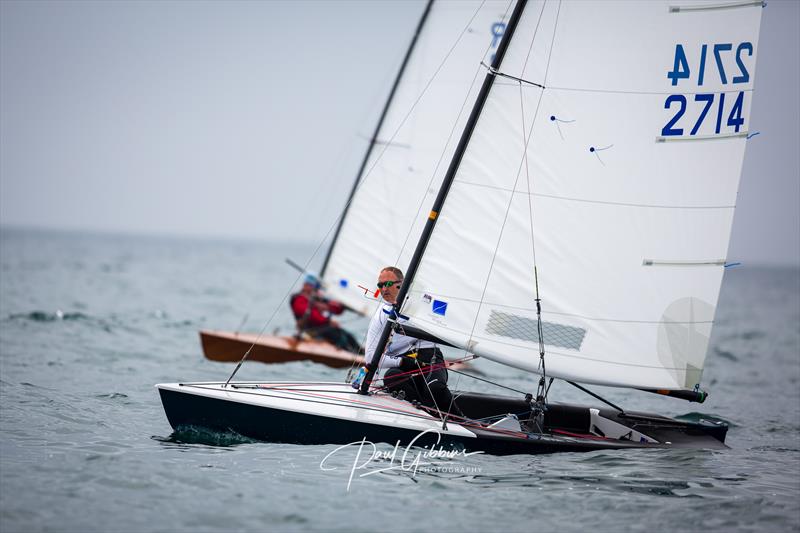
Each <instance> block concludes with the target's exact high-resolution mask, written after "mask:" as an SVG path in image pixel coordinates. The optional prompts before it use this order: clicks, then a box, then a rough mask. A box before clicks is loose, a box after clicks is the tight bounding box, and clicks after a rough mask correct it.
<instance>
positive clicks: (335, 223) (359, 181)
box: [225, 0, 486, 386]
mask: <svg viewBox="0 0 800 533" xmlns="http://www.w3.org/2000/svg"><path fill="white" fill-rule="evenodd" d="M485 2H486V0H483V2H481V4H480V5H479V6H478V9H476V10H475V12H474V13H473V15H472V17H471V18H470V20H469V22H468V23H467V24H466V25H465V26H464V28H463V29H462V30H461V32H460V33H459V35H458V37H457V39H456V40H455V42H454V43H453V44H452V46H451V47H450V49H449V50H448V52H447V54H445V56H444V58H443V59H442V60H441V61H440V63H439V65H438V66H437V67H436V70H435V71H434V73H433V75H432V76H431V77H430V79H429V80H428V81H427V83H426V84H425V86H424V87H423V89H422V91H421V92H420V94H419V96H417V98H416V99H415V100H414V103H413V104H412V105H411V107H410V108H409V110H408V111H407V112H406V114H405V115H404V116H403V119H402V120H401V121H400V123H399V124H398V126H397V128H396V129H395V131H394V133H392V135H391V136H390V137H389V139H388V140H386V141H385V144H384V145H383V148H382V150H381V151H380V153H379V154H378V156H377V157H376V158H375V161H374V162H373V163H372V165H371V166H370V168H369V170H367V172H366V173H365V174H364V175H363V176H359V177H358V179H357V181H356V185H355V191H356V192H357V191H358V189H360V188H361V186H362V185H363V184H364V182H365V181H366V180H367V178H369V176H370V175H371V174H372V171H373V170H374V169H375V167H376V166H377V165H378V163H379V162H380V161H381V159H382V158H383V155H384V154H385V153H386V150H387V149H388V148H389V147H390V146H391V145H392V143H393V141H394V139H395V137H397V135H398V133H399V132H400V130H401V129H402V128H403V126H404V125H405V123H406V122H407V121H408V119H409V117H410V116H411V114H412V113H413V112H414V110H415V109H416V107H417V105H418V104H419V102H420V101H421V100H422V97H423V96H424V95H425V94H426V93H427V92H428V89H429V88H430V86H431V84H433V81H434V80H435V79H436V78H437V76H438V75H439V72H440V71H441V70H442V68H443V67H444V65H445V63H446V62H447V60H448V59H449V58H450V55H452V53H453V51H454V50H455V48H456V46H457V45H458V43H459V42H460V40H461V38H462V37H463V35H464V34H465V33H466V32H467V30H468V29H469V27H470V24H471V23H472V21H473V20H474V19H475V17H476V16H477V14H478V12H479V11H480V9H481V8H482V7H483V5H484V3H485ZM354 198H355V194H353V195H352V196H351V198H350V199H349V200H348V201H347V203H346V204H345V206H344V208H343V209H342V210H341V211H340V213H339V215H338V216H337V217H336V219H335V220H334V221H333V224H332V225H331V226H330V227H329V228H328V231H327V232H326V233H325V236H324V237H323V238H322V239H321V240H320V241H319V243H318V244H317V246H316V248H314V251H313V252H312V254H311V257H309V258H308V260H307V261H306V262H305V265H303V270H305V271H308V267H309V266H310V265H311V263H312V261H313V260H314V258H315V257H316V256H317V254H318V253H319V251H320V249H321V248H322V245H323V244H324V243H325V242H326V241H327V239H328V237H330V235H331V233H332V232H333V231H334V230H335V228H337V227H338V226H339V222H340V221H341V220H342V219H343V217H344V214H345V213H346V212H347V209H348V208H349V207H350V204H351V203H352V202H353V199H354ZM304 275H305V274H304V273H303V272H301V273H300V274H298V276H297V277H296V278H295V280H294V282H293V283H292V284H291V285H290V287H289V290H288V291H287V292H286V293H285V294H284V296H283V298H282V299H281V301H280V303H279V304H278V305H277V306H276V307H275V310H274V311H273V312H272V314H271V315H270V317H269V318H268V319H267V321H266V322H265V323H264V325H263V326H262V327H261V329H260V330H259V332H258V335H257V336H256V338H255V340H254V341H253V343H252V344H251V345H250V347H249V348H248V349H247V351H246V352H245V353H244V355H243V356H242V359H241V360H240V361H239V363H238V364H237V365H236V368H234V370H233V372H232V373H231V375H230V377H228V379H227V381H226V382H225V386H227V385H228V383H230V381H231V380H232V379H233V377H234V376H235V375H236V373H237V372H238V371H239V368H241V366H242V364H243V363H244V362H245V361H246V360H247V358H248V357H249V356H250V353H251V352H252V350H253V348H254V347H255V346H256V344H258V342H259V341H260V340H261V337H262V336H263V335H264V331H266V329H267V327H269V325H270V324H271V323H272V321H273V320H274V319H275V316H276V315H277V314H278V311H279V310H280V309H281V308H282V307H283V306H284V305H285V303H286V301H287V299H288V298H289V295H290V294H291V292H292V289H293V287H294V286H295V285H296V284H297V283H298V282H299V281H300V279H301V278H302V277H303V276H304Z"/></svg>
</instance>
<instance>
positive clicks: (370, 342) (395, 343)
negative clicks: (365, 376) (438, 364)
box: [364, 304, 436, 369]
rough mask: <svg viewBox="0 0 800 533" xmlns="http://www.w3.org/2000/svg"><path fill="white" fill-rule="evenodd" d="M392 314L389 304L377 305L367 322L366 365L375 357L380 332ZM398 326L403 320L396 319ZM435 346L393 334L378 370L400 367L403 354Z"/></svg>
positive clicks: (392, 307)
mask: <svg viewBox="0 0 800 533" xmlns="http://www.w3.org/2000/svg"><path fill="white" fill-rule="evenodd" d="M393 314H394V306H392V305H390V304H384V305H379V306H378V309H376V310H375V314H374V315H372V320H370V322H369V329H368V330H367V342H366V345H365V346H364V358H365V359H366V361H367V364H370V363H372V360H373V359H374V357H375V348H377V347H378V340H379V339H380V338H381V332H382V331H383V327H384V326H385V325H386V321H387V320H389V317H391V316H392V315H393ZM397 321H398V322H399V323H400V324H402V323H403V322H405V320H404V319H402V318H398V320H397ZM435 346H436V345H435V344H434V343H432V342H430V341H423V340H420V339H415V338H414V337H408V336H406V335H403V334H401V333H398V332H396V331H395V332H394V334H392V336H391V338H390V339H389V344H387V345H386V350H385V351H384V352H383V353H384V355H383V358H382V359H381V361H380V365H379V366H378V368H379V369H380V368H394V367H398V366H400V361H401V360H400V357H399V356H401V355H403V354H404V353H407V352H410V351H411V350H412V349H417V350H419V349H422V348H433V347H435Z"/></svg>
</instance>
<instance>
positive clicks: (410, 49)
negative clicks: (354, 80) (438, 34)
mask: <svg viewBox="0 0 800 533" xmlns="http://www.w3.org/2000/svg"><path fill="white" fill-rule="evenodd" d="M432 5H433V0H428V5H426V6H425V11H423V12H422V17H420V19H419V24H417V31H416V32H414V37H412V38H411V44H410V45H409V47H408V51H406V56H405V57H404V58H403V63H402V64H401V65H400V70H399V71H397V77H396V78H395V80H394V85H392V90H391V91H389V98H387V99H386V105H384V106H383V111H382V112H381V117H380V118H379V119H378V124H377V125H376V126H375V132H374V133H373V134H372V138H371V139H370V140H369V148H367V153H366V154H364V160H363V161H361V168H359V169H358V173H357V174H356V181H355V182H354V183H353V188H352V189H351V190H350V196H348V197H347V203H346V204H345V206H344V212H343V213H342V216H341V218H340V219H339V224H338V225H337V226H336V232H335V233H334V234H333V240H332V241H331V245H330V247H329V248H328V253H327V254H325V260H324V261H323V262H322V270H321V271H320V277H322V276H324V275H325V269H327V268H328V261H329V260H330V258H331V252H332V251H333V246H334V245H335V244H336V239H338V238H339V232H340V231H341V230H342V225H343V224H344V219H345V217H347V211H349V210H350V204H351V203H352V201H353V196H355V194H356V190H358V183H359V182H360V181H361V175H362V174H363V173H364V169H365V168H366V166H367V161H369V156H370V155H372V149H373V148H374V147H375V141H376V140H377V139H378V133H380V131H381V126H383V120H384V119H385V118H386V113H387V112H388V111H389V106H390V105H391V103H392V100H393V99H394V93H395V92H396V91H397V86H398V85H400V79H401V78H402V77H403V72H405V70H406V65H407V64H408V60H409V58H410V57H411V52H413V51H414V46H415V45H416V44H417V38H418V37H419V34H420V32H422V27H423V26H424V25H425V21H426V20H427V18H428V13H430V11H431V6H432Z"/></svg>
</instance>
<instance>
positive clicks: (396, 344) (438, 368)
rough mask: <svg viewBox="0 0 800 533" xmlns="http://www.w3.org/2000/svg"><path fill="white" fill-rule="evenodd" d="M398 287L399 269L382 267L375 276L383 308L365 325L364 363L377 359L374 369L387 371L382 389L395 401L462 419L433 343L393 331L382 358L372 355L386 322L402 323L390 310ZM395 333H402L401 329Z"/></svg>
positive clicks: (401, 273)
mask: <svg viewBox="0 0 800 533" xmlns="http://www.w3.org/2000/svg"><path fill="white" fill-rule="evenodd" d="M402 283H403V272H402V271H401V270H400V269H399V268H395V267H386V268H384V269H383V270H381V272H380V274H379V275H378V289H380V291H381V295H382V296H383V299H384V301H385V302H386V304H384V305H381V306H379V307H378V309H377V310H376V311H375V314H374V315H373V316H372V320H371V321H370V323H369V330H368V331H367V342H366V345H365V353H364V355H365V359H366V362H367V364H371V363H373V362H374V361H375V360H376V359H375V358H376V357H377V358H378V369H382V368H384V369H387V370H386V374H385V375H384V377H383V383H384V385H386V388H388V389H389V390H390V391H391V392H392V393H396V394H397V395H398V397H401V398H405V399H407V400H409V401H418V402H420V403H421V404H422V405H425V406H427V407H429V408H432V409H433V410H435V411H437V412H438V413H439V414H440V415H441V416H446V414H447V413H452V414H455V415H457V416H463V415H462V413H461V411H460V410H459V409H458V406H456V405H455V403H454V402H453V396H452V394H450V389H448V388H447V369H446V368H445V366H444V357H443V356H442V352H441V350H439V348H437V347H436V345H435V344H434V343H432V342H430V341H425V340H420V339H416V338H414V337H409V336H407V335H403V334H402V333H401V332H400V331H397V330H395V332H394V333H393V334H392V337H391V338H390V339H389V343H388V344H387V345H386V349H385V350H384V352H383V357H381V354H378V353H376V348H377V345H378V340H379V339H380V337H381V333H382V332H383V328H384V327H385V325H386V322H387V321H388V320H390V319H396V320H397V322H398V324H402V323H403V322H404V319H403V317H402V316H396V311H395V309H394V303H395V302H396V301H397V296H398V293H399V292H400V285H401V284H402ZM399 329H400V330H401V331H402V326H400V328H399Z"/></svg>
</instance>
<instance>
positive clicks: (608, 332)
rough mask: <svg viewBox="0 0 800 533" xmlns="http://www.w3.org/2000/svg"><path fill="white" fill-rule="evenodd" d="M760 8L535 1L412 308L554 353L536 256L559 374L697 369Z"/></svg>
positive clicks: (431, 320)
mask: <svg viewBox="0 0 800 533" xmlns="http://www.w3.org/2000/svg"><path fill="white" fill-rule="evenodd" d="M761 11H762V7H761V3H760V2H752V1H728V2H725V1H719V0H717V1H713V2H704V3H697V2H687V1H686V0H672V1H656V0H651V1H648V2H627V1H622V2H600V1H591V2H577V1H569V2H529V3H528V4H527V6H526V8H525V12H524V14H523V17H522V19H521V22H520V27H518V29H517V31H516V33H515V34H514V38H513V40H512V42H511V43H510V48H509V50H508V53H507V54H506V57H505V59H504V60H503V64H502V65H501V66H500V68H499V74H500V75H501V76H498V77H497V79H496V81H495V84H494V86H493V87H492V89H491V92H490V94H489V98H488V100H487V102H486V105H485V107H484V109H483V112H482V114H481V116H480V119H479V121H478V123H477V126H476V129H475V132H474V134H473V136H472V138H471V141H470V143H469V145H468V147H467V150H466V152H465V154H464V158H463V160H462V162H461V165H460V167H459V170H458V172H457V174H456V177H455V181H454V183H453V185H452V188H451V189H450V192H449V195H448V197H447V200H446V201H445V203H444V207H443V208H442V210H441V212H440V213H439V214H438V220H437V224H436V226H435V229H434V231H433V234H432V236H431V239H430V241H429V243H428V246H427V248H426V252H425V255H424V256H423V258H422V261H421V263H420V266H419V270H418V271H417V274H416V277H415V278H414V280H413V285H412V286H411V287H410V290H409V293H408V299H407V301H406V302H405V304H404V307H403V311H402V312H403V313H404V314H406V315H409V316H410V317H411V320H410V322H411V324H413V325H415V326H418V327H420V328H422V329H424V330H426V331H428V332H430V333H432V334H434V335H437V336H439V337H441V338H443V339H446V340H448V341H450V342H452V343H454V344H457V345H460V346H463V347H465V348H468V349H470V350H472V351H474V352H475V353H476V354H479V355H481V356H484V357H486V358H489V359H493V360H495V361H498V362H501V363H504V364H508V365H511V366H514V367H518V368H521V369H525V370H530V371H540V369H539V353H538V352H539V350H538V334H537V329H536V324H537V314H536V304H535V298H536V288H535V285H534V265H536V267H537V269H538V277H539V294H540V297H541V302H542V320H543V339H544V344H545V346H546V356H545V361H546V369H547V374H548V375H549V376H553V377H558V378H563V379H569V380H575V381H580V382H584V383H596V384H604V385H612V386H623V387H641V388H659V389H672V390H680V389H691V388H693V387H694V386H695V385H696V384H698V383H699V382H700V379H701V374H702V370H703V363H704V359H705V355H706V349H707V346H708V340H709V336H710V333H711V327H712V323H713V320H714V311H715V307H716V304H717V299H718V295H719V288H720V284H721V280H722V275H723V270H724V264H725V259H726V255H727V248H728V241H729V237H730V232H731V224H732V220H733V212H734V206H735V203H736V193H737V188H738V183H739V178H740V174H741V167H742V160H743V157H744V151H745V145H746V143H747V132H748V127H749V115H750V103H751V97H752V89H753V77H754V74H755V65H756V55H757V45H758V32H759V25H760V18H761ZM526 144H527V150H526ZM526 156H527V157H526ZM387 237H388V236H387ZM534 255H535V260H534Z"/></svg>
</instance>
